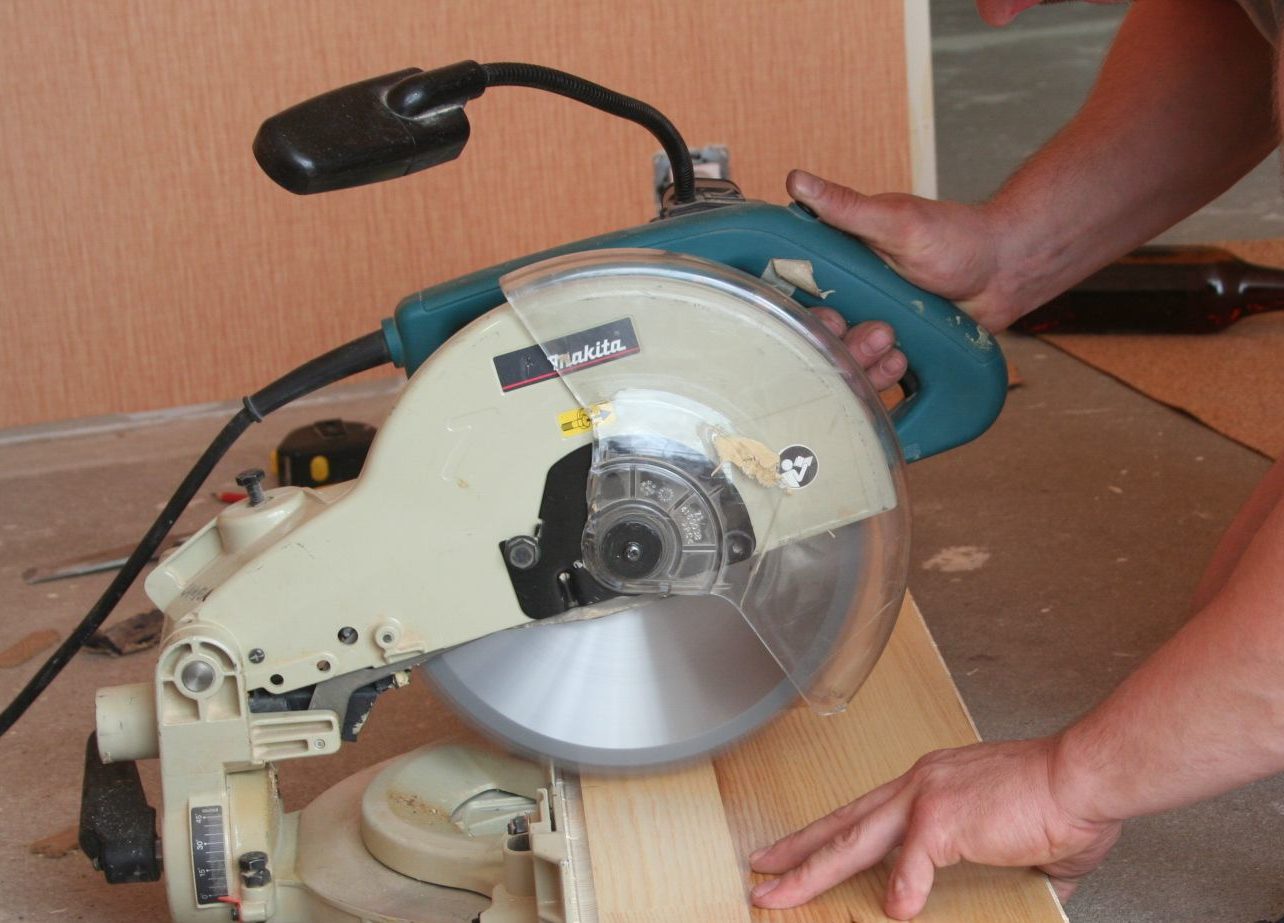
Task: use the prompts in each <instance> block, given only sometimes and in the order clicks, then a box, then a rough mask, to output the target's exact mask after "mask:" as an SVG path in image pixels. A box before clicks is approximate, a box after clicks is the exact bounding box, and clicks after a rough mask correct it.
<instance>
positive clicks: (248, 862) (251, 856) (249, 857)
mask: <svg viewBox="0 0 1284 923" xmlns="http://www.w3.org/2000/svg"><path fill="white" fill-rule="evenodd" d="M236 864H237V865H239V866H240V868H241V871H242V872H257V871H258V870H259V869H265V868H267V866H268V855H267V853H265V852H263V851H262V850H258V849H256V850H253V851H252V852H243V853H241V854H240V855H239V856H237V857H236Z"/></svg>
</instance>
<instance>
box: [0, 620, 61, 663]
mask: <svg viewBox="0 0 1284 923" xmlns="http://www.w3.org/2000/svg"><path fill="white" fill-rule="evenodd" d="M57 643H58V632H56V631H54V630H53V629H52V628H42V629H40V630H39V631H33V632H32V633H31V634H29V635H27V636H25V637H23V638H21V639H19V640H18V641H16V642H14V643H13V644H11V645H10V646H9V647H7V648H5V649H4V650H3V651H0V667H4V668H6V669H7V668H10V667H20V666H22V665H23V664H24V663H26V662H27V661H28V660H30V659H31V658H32V657H35V656H36V655H37V654H39V653H40V652H41V651H43V650H45V649H46V648H50V647H53V646H54V645H55V644H57Z"/></svg>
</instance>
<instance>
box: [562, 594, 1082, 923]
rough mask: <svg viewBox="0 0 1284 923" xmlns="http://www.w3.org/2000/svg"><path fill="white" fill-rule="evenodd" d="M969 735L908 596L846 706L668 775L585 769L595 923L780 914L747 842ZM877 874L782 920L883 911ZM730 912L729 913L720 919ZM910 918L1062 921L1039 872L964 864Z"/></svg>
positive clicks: (809, 816) (829, 922) (801, 713)
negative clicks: (757, 895)
mask: <svg viewBox="0 0 1284 923" xmlns="http://www.w3.org/2000/svg"><path fill="white" fill-rule="evenodd" d="M977 739H978V737H977V734H976V729H975V727H974V726H973V725H972V721H971V719H970V718H969V717H968V714H967V711H966V709H965V708H964V706H963V703H962V701H961V700H960V698H959V695H958V691H957V689H956V688H955V686H954V683H953V681H952V680H951V679H950V675H949V671H948V670H947V669H946V667H945V664H944V662H943V661H942V660H941V657H940V654H939V653H938V652H937V650H936V646H935V644H934V643H933V642H932V638H931V635H930V634H929V633H928V630H927V626H926V625H925V624H924V622H923V618H922V615H921V614H920V613H919V611H918V607H917V606H916V605H915V604H914V602H913V600H912V599H910V598H909V597H906V600H905V605H904V606H903V607H902V610H901V614H900V619H899V620H898V622H897V625H896V630H895V631H894V632H893V633H892V637H891V640H890V641H889V642H888V646H887V650H886V651H885V652H884V654H883V656H882V658H881V659H880V660H879V662H878V665H877V666H876V667H875V669H874V671H873V673H872V674H871V675H870V678H869V680H868V681H867V682H866V683H865V685H864V686H863V687H862V688H861V691H860V693H859V694H858V695H857V696H856V698H855V700H854V701H853V702H852V704H851V706H850V707H849V708H848V709H847V711H846V712H844V713H843V714H841V715H837V716H832V717H827V718H822V717H819V716H817V715H815V714H813V713H812V712H811V711H809V710H808V709H806V708H805V707H796V708H793V709H791V710H789V711H788V712H787V713H785V714H784V715H782V716H781V717H780V718H778V719H777V720H776V721H775V722H774V723H773V724H772V725H771V726H770V727H768V728H766V729H765V730H764V731H762V732H761V733H759V734H758V735H756V736H755V737H754V738H753V739H751V740H749V741H747V742H746V743H744V744H742V745H741V746H739V747H737V748H736V749H734V750H732V751H729V752H728V753H726V754H723V755H722V756H720V757H718V758H717V759H716V760H714V761H713V764H712V766H711V765H710V764H709V763H707V762H702V763H699V764H697V765H695V766H692V767H688V768H686V769H684V770H683V771H682V772H679V773H669V774H665V775H657V776H639V777H630V778H626V779H611V778H605V779H604V778H600V777H586V779H585V782H584V784H585V787H586V791H585V817H586V822H587V824H588V826H589V842H590V844H591V846H590V849H591V851H592V853H593V868H594V887H595V890H596V892H597V900H598V907H599V910H600V911H601V912H602V919H603V921H622V923H635V921H636V923H643V921H645V923H651V921H653V920H659V919H664V920H672V921H683V920H702V919H717V920H722V919H734V920H752V921H763V923H766V921H768V920H778V919H780V917H781V915H780V912H778V911H777V912H769V911H763V910H758V909H752V910H751V909H750V908H749V902H748V897H747V891H748V888H749V887H750V886H752V884H753V883H755V882H754V880H753V879H754V878H755V877H756V876H752V875H750V873H749V871H748V863H747V860H746V858H745V857H747V856H748V854H749V853H750V852H752V851H753V850H754V849H756V848H758V847H760V846H763V845H765V844H767V843H770V842H772V841H773V840H775V839H776V838H777V837H779V836H782V835H783V834H785V833H788V832H790V831H791V830H794V829H796V828H798V827H800V826H802V825H803V824H806V823H807V822H809V821H811V820H813V819H815V818H816V817H819V816H821V815H823V814H827V813H828V812H829V811H831V810H833V809H834V808H836V807H838V806H839V805H841V804H845V803H846V802H848V801H850V800H852V799H853V798H855V797H857V796H858V795H860V794H862V793H864V792H866V791H868V790H869V789H871V788H874V787H875V786H877V785H880V784H882V783H883V782H885V781H887V780H888V779H891V778H893V777H894V776H896V775H898V774H899V773H901V772H903V771H904V770H905V769H907V768H909V766H910V765H912V764H913V762H914V761H915V760H916V759H918V757H919V756H921V755H922V754H923V753H925V752H927V751H929V750H935V749H939V748H941V747H950V746H960V745H963V744H968V743H973V742H975V741H976V740H977ZM590 791H591V792H592V797H590ZM715 801H716V802H717V803H716V804H715ZM622 823H627V824H629V826H628V827H627V828H621V827H619V826H618V825H619V824H622ZM621 829H627V831H628V833H627V835H624V836H622V835H620V830H621ZM887 873H888V869H887V868H885V867H884V866H876V867H875V868H873V869H870V870H869V871H867V872H865V873H863V874H860V875H857V876H855V877H853V878H851V879H849V880H848V881H847V882H845V883H843V884H842V885H840V886H839V887H837V888H835V889H833V890H832V891H830V892H828V893H827V894H825V895H823V896H821V897H819V898H817V899H816V900H815V901H812V902H811V903H810V904H808V905H806V906H805V907H802V908H798V909H795V910H791V911H789V912H788V918H789V920H790V923H850V921H853V920H856V921H860V923H878V921H885V920H887V919H888V918H887V917H886V916H884V915H883V912H882V899H883V892H884V888H885V886H886V879H887ZM687 889H689V890H687ZM684 890H686V899H685V901H683V902H682V903H681V905H680V906H681V908H682V909H681V910H678V909H677V907H678V906H679V905H678V904H677V903H676V901H677V898H678V895H680V894H681V893H682V891H684ZM694 902H698V903H699V905H700V912H699V913H696V912H695V911H694V909H692V908H693V906H694ZM706 903H707V906H706ZM737 910H738V911H739V912H740V914H741V915H740V916H731V915H730V914H732V913H733V912H734V911H737ZM918 919H920V920H924V921H951V923H973V921H975V923H1007V921H1011V923H1017V921H1021V923H1031V921H1033V923H1045V921H1046V923H1063V921H1064V920H1065V915H1064V914H1063V913H1062V911H1061V908H1060V905H1059V904H1058V903H1057V901H1056V898H1055V897H1054V896H1053V894H1052V889H1051V888H1050V886H1049V885H1048V882H1047V879H1046V878H1044V877H1043V876H1042V875H1040V874H1038V873H1036V872H1033V871H1030V870H1026V869H992V868H983V867H980V866H972V865H962V866H958V867H955V868H952V869H947V870H944V871H942V872H941V873H940V874H939V875H938V877H937V881H936V886H935V888H934V889H933V891H932V897H931V899H930V900H929V901H928V905H927V909H926V910H925V911H924V913H923V914H922V915H921V916H920V917H919V918H918Z"/></svg>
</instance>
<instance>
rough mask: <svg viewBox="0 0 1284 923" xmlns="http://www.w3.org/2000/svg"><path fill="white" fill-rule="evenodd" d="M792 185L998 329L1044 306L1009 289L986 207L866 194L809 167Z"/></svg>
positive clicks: (825, 214) (820, 212) (793, 176)
mask: <svg viewBox="0 0 1284 923" xmlns="http://www.w3.org/2000/svg"><path fill="white" fill-rule="evenodd" d="M785 186H786V188H787V189H788V190H789V194H790V196H792V197H793V198H794V199H795V200H797V201H798V202H801V203H802V204H804V205H806V206H807V207H808V208H810V209H811V210H812V211H814V212H815V213H816V215H817V217H819V218H820V220H821V221H824V222H825V223H826V224H830V225H833V226H834V227H836V228H838V229H839V230H842V231H846V232H847V233H848V234H851V235H853V236H854V237H859V238H860V239H861V240H862V241H864V242H865V244H866V245H867V246H868V247H869V248H870V249H871V250H873V251H874V252H875V253H877V254H878V255H879V256H881V257H882V258H883V259H884V260H886V261H887V264H888V265H889V266H891V267H892V268H893V269H895V270H896V271H897V272H898V273H900V274H901V275H902V276H904V277H905V278H906V279H908V280H909V281H910V282H913V283H914V284H915V285H917V286H919V287H920V288H923V289H926V290H927V291H929V292H933V293H935V294H937V295H940V296H941V297H943V298H948V299H950V300H951V301H954V302H956V303H957V304H958V305H959V307H961V308H963V310H965V311H967V313H968V314H970V315H972V317H973V318H974V319H975V320H976V321H977V322H978V323H980V324H981V326H983V327H985V328H987V329H988V330H990V331H991V332H992V333H995V332H998V331H999V330H1002V329H1003V328H1004V327H1006V326H1008V325H1009V324H1011V323H1012V321H1014V320H1016V318H1017V317H1019V316H1020V315H1021V313H1023V310H1029V309H1030V308H1034V307H1037V305H1028V306H1027V305H1020V304H1017V303H1015V302H1014V300H1013V297H1012V295H1011V293H1009V292H1006V291H1004V289H1003V277H1002V275H1001V273H1000V268H1001V267H1000V262H999V244H998V236H997V235H996V234H995V233H994V231H993V230H992V228H991V219H990V217H989V216H988V215H987V213H986V212H985V210H984V209H983V208H982V207H981V206H977V205H963V204H960V203H958V202H936V201H933V200H931V199H923V198H919V197H918V196H912V195H904V194H901V193H885V194H883V195H874V196H866V195H861V194H860V193H858V192H854V191H853V190H851V189H848V188H847V187H846V186H841V185H839V184H838V183H833V182H829V181H827V180H823V179H821V178H820V177H818V176H813V175H812V174H810V173H805V172H803V171H802V170H794V171H793V172H791V173H790V174H789V178H788V179H787V180H786V182H785ZM855 329H856V328H853V330H855ZM858 358H859V356H858Z"/></svg>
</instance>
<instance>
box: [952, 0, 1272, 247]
mask: <svg viewBox="0 0 1284 923" xmlns="http://www.w3.org/2000/svg"><path fill="white" fill-rule="evenodd" d="M1126 12H1127V6H1126V5H1118V4H1111V5H1103V4H1095V3H1060V4H1055V5H1052V6H1046V7H1037V8H1034V9H1031V10H1027V11H1026V12H1024V13H1022V14H1021V15H1020V16H1018V17H1017V19H1016V20H1015V21H1014V22H1013V23H1012V24H1011V25H1008V26H1005V27H1004V28H1002V29H993V28H991V27H989V26H987V25H986V24H985V23H984V22H982V21H981V19H980V17H979V16H977V13H976V5H975V2H974V0H931V14H932V36H933V41H932V66H933V77H934V79H933V90H934V94H935V102H936V150H937V167H938V176H939V183H940V190H939V192H940V197H941V198H943V199H956V200H958V201H963V202H975V201H980V200H982V199H985V198H987V197H988V196H990V195H991V194H992V193H993V192H994V191H995V190H996V189H998V187H999V186H1000V185H1001V184H1002V182H1003V180H1004V179H1005V178H1006V177H1007V176H1008V174H1010V173H1011V172H1012V171H1013V170H1014V169H1016V167H1018V166H1019V165H1020V164H1021V163H1022V162H1023V161H1024V160H1025V159H1026V158H1027V157H1029V156H1030V155H1031V154H1032V153H1034V151H1035V150H1037V149H1038V147H1039V146H1040V145H1041V144H1043V142H1044V141H1046V140H1047V139H1048V138H1050V137H1051V136H1052V135H1053V134H1054V133H1055V132H1056V131H1057V129H1059V128H1060V127H1061V126H1062V125H1064V124H1065V123H1066V122H1067V121H1068V120H1069V119H1070V118H1071V116H1073V115H1074V113H1075V112H1076V111H1077V110H1078V108H1079V106H1080V105H1081V104H1082V103H1083V100H1084V98H1085V97H1086V96H1087V94H1088V90H1089V89H1091V87H1092V84H1093V80H1094V78H1095V77H1096V73H1097V68H1098V66H1099V65H1100V63H1101V59H1102V57H1103V56H1104V55H1105V52H1106V49H1107V47H1108V46H1109V44H1110V40H1111V38H1112V37H1113V36H1114V33H1115V30H1116V29H1117V28H1118V25H1119V22H1120V20H1122V19H1123V17H1124V14H1125V13H1126ZM1280 189H1281V164H1280V158H1279V155H1278V154H1272V155H1271V156H1269V157H1267V158H1266V160H1264V161H1263V162H1262V163H1261V164H1260V165H1259V166H1258V167H1257V169H1255V170H1254V171H1253V172H1252V173H1250V174H1249V175H1248V176H1247V177H1245V178H1244V179H1243V180H1241V181H1240V182H1239V183H1238V184H1237V185H1236V186H1234V187H1233V188H1232V189H1231V190H1229V191H1228V192H1227V193H1225V194H1224V195H1223V196H1221V197H1220V198H1218V199H1217V200H1215V201H1214V202H1212V203H1210V204H1209V205H1208V206H1206V207H1205V208H1203V209H1202V210H1201V211H1199V212H1197V213H1196V214H1195V215H1193V216H1191V217H1190V218H1188V219H1186V220H1185V221H1183V222H1182V223H1181V224H1179V225H1177V227H1175V228H1173V229H1172V230H1171V231H1169V232H1168V233H1166V234H1164V235H1163V236H1162V237H1161V239H1162V240H1165V241H1170V242H1186V243H1206V242H1209V241H1216V240H1249V239H1254V238H1261V237H1281V236H1284V199H1282V198H1281V196H1280Z"/></svg>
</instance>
